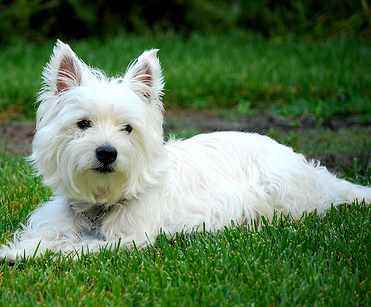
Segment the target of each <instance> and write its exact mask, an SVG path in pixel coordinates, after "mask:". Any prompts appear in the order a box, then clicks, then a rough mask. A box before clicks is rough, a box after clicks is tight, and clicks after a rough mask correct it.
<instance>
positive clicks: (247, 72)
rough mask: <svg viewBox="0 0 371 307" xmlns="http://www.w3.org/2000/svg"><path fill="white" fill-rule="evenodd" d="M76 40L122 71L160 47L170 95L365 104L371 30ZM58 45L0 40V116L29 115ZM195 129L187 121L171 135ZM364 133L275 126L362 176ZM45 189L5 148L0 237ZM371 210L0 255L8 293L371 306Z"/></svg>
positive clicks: (318, 110)
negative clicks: (79, 252) (74, 254)
mask: <svg viewBox="0 0 371 307" xmlns="http://www.w3.org/2000/svg"><path fill="white" fill-rule="evenodd" d="M71 45H72V47H73V48H74V49H75V50H76V51H77V52H78V53H79V55H80V56H81V57H82V58H83V59H84V60H86V61H87V62H88V63H89V64H92V65H94V66H98V67H101V68H102V69H104V70H106V71H107V72H109V73H110V74H119V73H120V72H122V71H124V70H125V67H126V65H127V63H128V62H129V61H130V60H132V59H133V58H134V57H135V56H137V55H138V54H139V53H140V52H141V51H142V50H144V49H146V48H152V47H159V48H161V52H160V57H161V61H162V63H163V67H164V71H165V76H166V79H167V90H166V96H165V105H166V107H167V108H169V107H174V108H192V109H207V110H209V109H219V110H224V111H221V112H222V113H223V112H224V114H226V113H227V112H226V111H225V109H228V113H229V115H230V118H231V119H233V118H235V117H236V114H237V115H239V116H245V115H254V114H256V113H258V112H267V113H271V114H272V113H273V114H279V115H281V116H286V117H290V118H291V119H290V120H292V118H301V117H303V116H304V117H305V116H311V117H314V118H316V119H317V120H319V122H320V123H321V122H323V121H326V120H328V119H331V118H334V117H340V118H347V117H354V116H355V117H357V118H359V119H360V121H361V122H362V121H364V122H367V121H369V118H370V117H371V88H370V84H371V73H370V69H369V67H371V56H370V55H371V44H370V43H369V42H365V41H356V40H351V39H340V40H329V41H324V42H310V41H305V40H301V39H296V40H283V41H279V40H264V39H262V38H259V37H255V36H249V35H244V34H237V33H232V34H230V35H227V34H225V35H221V36H219V37H216V36H205V35H193V36H191V37H189V38H187V39H185V38H182V37H180V36H177V35H158V36H152V37H135V36H131V35H126V36H120V37H117V38H114V39H110V40H107V41H105V42H101V41H96V40H86V41H79V42H72V44H71ZM51 47H52V42H50V43H48V44H44V45H34V44H30V43H24V44H23V43H21V42H20V43H18V44H15V45H13V46H10V47H6V48H3V49H2V50H1V51H0V63H2V65H0V122H1V121H2V120H4V119H8V118H11V117H26V118H28V119H33V116H34V112H35V105H34V101H35V94H36V92H37V89H38V88H39V84H40V72H41V69H42V66H43V65H44V64H45V62H46V61H47V59H48V57H49V54H50V52H51ZM195 133H197V129H189V127H187V129H184V130H182V131H180V130H179V131H177V132H176V135H177V136H178V137H179V136H180V137H188V136H190V135H193V134H195ZM368 133H369V130H368V128H366V127H364V128H360V127H353V128H351V129H348V128H346V129H341V130H339V131H331V130H329V129H324V128H319V127H317V128H316V129H305V130H304V129H303V130H296V131H285V130H277V129H272V130H270V131H269V135H271V136H273V137H274V138H276V139H278V140H279V141H281V142H283V143H285V144H288V145H290V146H293V147H294V149H296V150H298V151H301V152H304V153H305V154H307V155H309V156H311V157H323V158H324V159H326V161H327V159H328V158H329V157H332V158H331V159H333V160H334V161H333V164H332V166H338V168H337V170H340V172H341V173H342V174H343V175H344V176H345V177H346V178H347V179H349V180H352V181H354V182H358V183H361V184H365V185H370V183H371V169H370V167H369V158H370V156H369V153H370V148H371V143H370V138H369V136H368V135H367V134H368ZM1 143H2V140H0V144H1ZM0 147H1V145H0ZM354 156H356V157H358V160H353V161H352V159H351V157H354ZM345 158H346V159H345ZM331 159H330V160H329V161H327V162H329V163H330V162H331ZM342 159H345V160H342ZM50 195H51V192H50V191H49V190H48V189H46V188H45V187H43V185H42V184H41V181H40V179H39V178H37V177H35V176H34V175H33V173H32V170H31V169H30V167H29V166H28V165H27V164H26V163H25V161H24V160H23V159H22V158H20V157H17V156H13V155H9V154H5V153H2V150H1V149H0V243H5V242H6V241H8V240H9V239H10V238H11V236H12V233H13V232H14V231H15V230H16V229H18V228H19V226H20V224H21V223H23V222H24V221H25V220H26V218H27V216H28V214H29V213H30V212H31V211H32V210H33V209H34V208H35V207H36V206H37V205H38V204H40V203H41V202H43V201H45V200H47V199H48V198H49V197H50ZM370 221H371V208H370V206H367V205H364V204H353V205H343V206H340V207H338V208H333V209H331V210H329V211H328V212H327V213H326V215H324V216H318V215H316V214H315V213H312V214H309V215H307V216H305V217H303V218H302V219H301V220H300V221H293V220H290V219H289V218H287V217H276V219H275V220H274V221H273V222H272V223H266V222H265V223H264V224H263V227H262V228H261V229H259V230H258V229H255V228H252V229H246V228H245V227H241V226H238V227H232V228H228V229H225V230H224V231H220V232H218V233H216V234H210V233H195V234H191V235H184V234H179V235H177V236H175V237H173V238H167V237H165V236H161V237H160V238H159V239H158V240H157V241H156V243H155V244H154V245H153V246H151V247H149V248H146V249H144V250H130V251H129V250H125V249H117V250H114V251H107V250H105V251H102V252H101V253H99V254H93V255H83V256H82V257H81V258H80V259H78V260H77V261H72V260H71V259H69V258H66V257H61V256H58V255H52V254H48V255H45V256H44V257H42V258H38V259H31V260H29V261H24V262H19V263H17V264H16V265H15V267H13V268H9V267H8V266H7V265H5V264H0V306H3V305H7V306H9V305H11V306H13V305H24V306H31V305H34V304H36V303H43V304H46V305H50V306H55V305H71V304H73V305H103V304H109V305H123V304H125V305H144V304H150V305H161V306H162V305H171V306H172V305H182V306H183V305H199V304H201V305H207V306H209V305H240V306H246V305H259V306H267V305H278V304H282V305H287V306H292V305H326V306H327V305H330V306H338V305H339V306H345V305H364V306H367V305H370V304H371V296H370V285H371V283H370V278H369V276H370V274H371V266H370V257H369V255H370V252H369V251H370V250H371V246H370V245H371V243H370V242H371V237H370V236H371V227H370V226H371V225H370V223H371V222H370Z"/></svg>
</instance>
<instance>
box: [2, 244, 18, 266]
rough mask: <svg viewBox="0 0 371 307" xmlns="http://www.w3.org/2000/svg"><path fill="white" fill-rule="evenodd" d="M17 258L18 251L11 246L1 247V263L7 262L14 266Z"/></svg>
mask: <svg viewBox="0 0 371 307" xmlns="http://www.w3.org/2000/svg"><path fill="white" fill-rule="evenodd" d="M16 259H17V253H15V252H14V251H12V250H11V249H10V248H9V247H3V248H1V249H0V263H3V262H5V263H7V264H8V265H11V266H13V265H14V264H15V261H16Z"/></svg>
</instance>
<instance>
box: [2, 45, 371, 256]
mask: <svg viewBox="0 0 371 307" xmlns="http://www.w3.org/2000/svg"><path fill="white" fill-rule="evenodd" d="M156 53H157V50H150V51H146V52H144V53H143V54H142V55H141V56H140V57H139V58H138V59H137V60H136V61H135V62H133V63H132V64H131V65H130V66H129V68H128V69H127V71H126V73H125V74H124V75H123V76H122V77H118V78H108V77H106V76H105V75H104V74H103V73H102V72H100V71H98V70H93V69H91V68H90V67H88V66H87V65H86V64H84V63H83V62H82V61H81V60H80V59H79V58H78V57H77V56H76V55H75V53H74V52H73V51H72V50H71V48H70V47H69V46H68V45H66V44H64V43H62V42H60V41H59V42H57V44H56V46H55V48H54V53H53V55H52V57H51V60H50V63H49V64H48V65H47V67H46V68H45V70H44V72H43V81H44V84H43V87H42V89H41V92H40V95H39V102H40V106H39V109H38V111H37V124H36V134H35V137H34V141H33V153H32V156H31V161H32V163H33V165H34V166H35V168H36V170H37V171H38V173H39V174H40V175H41V176H42V178H43V180H44V183H45V184H46V185H47V186H49V187H51V189H52V190H53V192H54V196H53V198H52V199H51V200H50V201H48V202H47V203H45V204H43V205H42V206H40V207H39V208H38V209H37V210H36V211H34V212H33V213H32V214H31V216H30V217H29V220H28V222H27V224H26V225H25V226H24V227H23V228H22V229H21V230H20V231H18V232H17V233H16V234H15V236H14V240H13V242H11V243H10V244H9V245H7V246H4V247H3V248H2V249H1V250H0V258H7V259H8V261H14V260H15V259H16V258H17V257H22V256H32V255H40V254H43V253H44V252H45V251H46V250H51V251H55V252H62V253H64V254H67V253H72V254H74V255H78V254H79V253H80V252H81V251H86V250H89V251H97V250H99V249H100V248H101V247H107V246H112V245H113V244H116V243H117V242H120V244H122V245H126V246H130V245H131V244H133V243H134V244H135V245H136V246H145V245H146V244H148V243H149V242H153V241H154V240H155V239H156V236H157V235H158V234H159V233H160V232H161V231H162V232H164V233H167V234H174V233H176V232H180V231H193V230H198V229H200V228H202V229H203V228H205V229H206V230H210V231H214V230H217V229H222V228H223V227H224V226H227V225H230V224H231V222H232V221H233V222H234V223H247V224H248V223H250V222H251V221H254V220H257V219H259V217H260V216H265V217H267V218H270V217H272V215H273V214H274V212H275V211H277V212H282V213H284V214H290V215H292V216H293V217H299V216H300V215H301V214H302V213H303V212H305V211H312V210H315V209H317V210H318V211H319V212H322V211H323V210H325V209H327V208H329V207H330V206H331V204H334V205H336V204H340V203H344V202H352V201H353V200H355V199H359V200H363V199H364V200H365V201H367V202H369V201H371V188H367V187H362V186H359V185H355V184H352V183H350V182H347V181H345V180H342V179H338V178H336V177H335V176H334V175H332V174H331V173H329V172H328V171H327V170H326V168H325V167H321V166H319V165H318V164H316V163H313V162H308V161H307V160H306V159H305V158H304V156H302V155H301V154H297V153H294V152H293V150H292V149H291V148H289V147H286V146H284V145H281V144H279V143H277V142H276V141H274V140H272V139H270V138H269V137H266V136H262V135H259V134H255V133H240V132H218V133H210V134H201V135H197V136H195V137H192V138H190V139H188V140H184V141H174V140H172V141H169V142H167V143H165V142H164V140H163V127H162V125H163V114H162V113H163V106H162V102H161V96H162V91H163V86H164V82H163V76H162V73H161V67H160V63H159V60H158V58H157V56H156Z"/></svg>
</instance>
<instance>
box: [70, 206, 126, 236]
mask: <svg viewBox="0 0 371 307" xmlns="http://www.w3.org/2000/svg"><path fill="white" fill-rule="evenodd" d="M126 202H127V200H126V199H122V200H119V201H118V202H117V203H115V204H113V205H108V204H94V205H92V204H89V203H79V202H70V208H71V210H72V211H73V212H74V214H75V216H76V217H77V218H78V220H79V225H80V226H81V234H83V235H88V236H94V237H98V238H100V239H104V235H103V234H102V233H101V231H100V228H101V226H102V224H103V221H104V219H105V218H106V216H108V215H109V214H110V213H111V212H113V211H114V210H115V209H117V208H119V207H121V206H123V205H125V204H126Z"/></svg>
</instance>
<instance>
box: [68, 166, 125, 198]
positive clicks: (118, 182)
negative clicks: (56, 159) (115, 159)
mask: <svg viewBox="0 0 371 307" xmlns="http://www.w3.org/2000/svg"><path fill="white" fill-rule="evenodd" d="M74 181H75V187H76V188H77V190H78V191H77V195H75V197H74V199H78V198H82V199H83V200H84V201H89V202H92V203H107V204H113V203H115V202H118V201H119V200H120V199H121V198H122V194H123V189H124V187H125V186H126V183H127V181H128V180H127V175H126V174H125V173H124V172H122V171H117V170H112V171H110V172H101V171H97V170H95V169H88V170H84V171H81V172H79V173H78V174H76V176H75V180H74Z"/></svg>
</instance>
